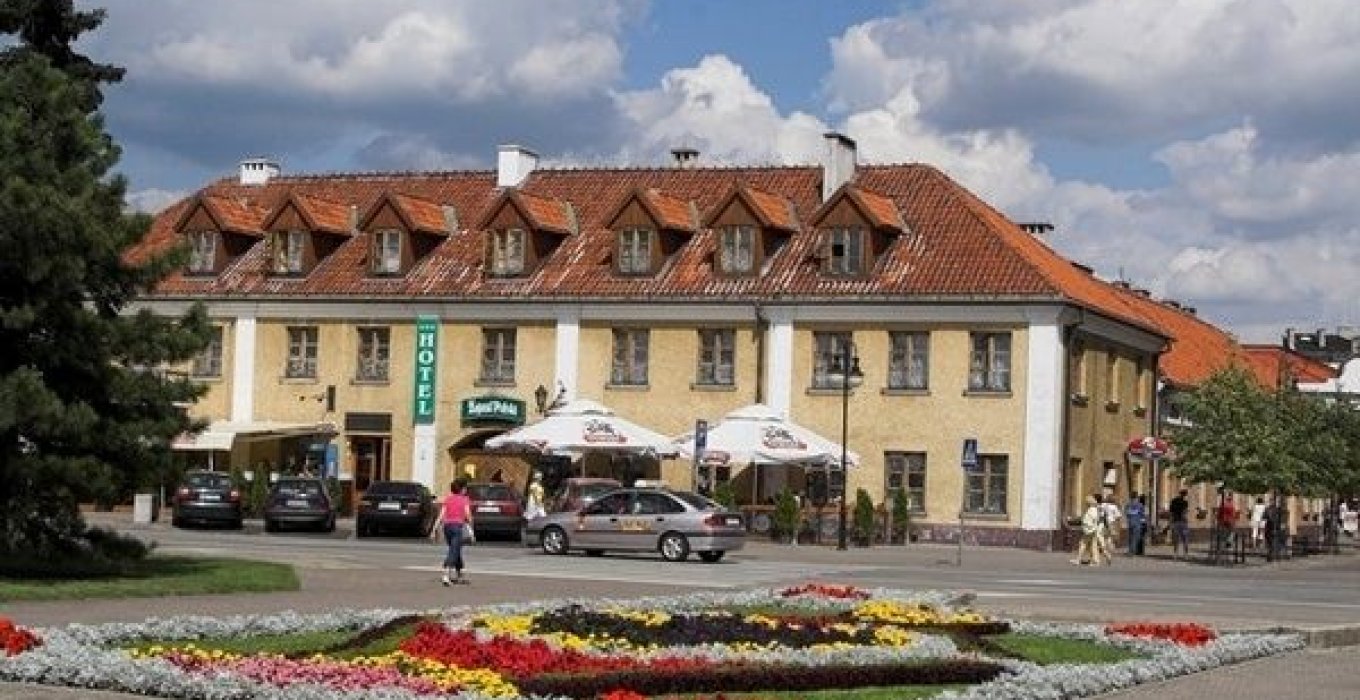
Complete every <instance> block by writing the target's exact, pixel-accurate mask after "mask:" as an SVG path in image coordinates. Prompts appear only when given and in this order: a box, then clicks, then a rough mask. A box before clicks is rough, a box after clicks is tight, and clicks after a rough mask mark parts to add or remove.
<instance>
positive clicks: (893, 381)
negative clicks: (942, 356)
mask: <svg viewBox="0 0 1360 700" xmlns="http://www.w3.org/2000/svg"><path fill="white" fill-rule="evenodd" d="M888 340H889V346H890V347H889V356H888V388H889V389H914V390H919V391H924V390H926V389H929V388H930V333H928V332H926V331H894V332H892V333H889V334H888Z"/></svg>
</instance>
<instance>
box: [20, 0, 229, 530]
mask: <svg viewBox="0 0 1360 700" xmlns="http://www.w3.org/2000/svg"><path fill="white" fill-rule="evenodd" d="M100 19H102V14H101V13H98V12H93V13H90V12H86V13H76V12H74V11H73V10H72V9H71V3H70V2H69V1H67V2H60V1H58V0H48V1H41V0H0V31H3V32H5V33H6V34H14V33H17V34H18V39H19V43H17V44H13V45H12V46H10V47H9V48H7V49H6V50H4V52H3V53H2V54H0V348H3V349H4V350H3V353H0V552H3V551H9V552H15V551H28V552H36V553H53V554H56V553H60V552H62V551H69V550H71V549H72V548H73V547H76V548H79V546H80V544H81V543H80V542H79V539H80V538H82V537H83V536H84V535H85V532H86V531H85V527H84V523H83V522H82V521H81V518H80V514H79V508H78V505H77V504H78V503H79V502H80V501H82V500H106V499H108V498H109V494H111V493H119V492H126V491H128V490H130V489H131V488H134V487H136V486H140V485H143V484H147V483H152V482H154V481H156V480H158V479H157V477H158V476H159V475H161V474H164V473H166V472H168V470H169V469H168V468H169V461H170V460H169V455H170V453H169V441H170V440H171V439H172V438H173V437H174V436H175V435H177V434H179V433H180V432H182V431H184V430H185V429H187V428H188V427H190V426H189V421H188V419H187V418H186V417H185V416H184V415H183V413H182V411H180V410H179V409H178V408H176V406H175V404H176V403H177V402H185V401H192V400H193V399H195V398H196V397H197V396H199V395H200V393H201V389H200V388H198V387H196V386H195V385H194V384H192V383H191V382H189V381H188V379H187V378H185V377H182V376H174V375H172V374H169V373H166V372H163V371H161V368H164V367H166V366H169V365H172V364H174V363H178V362H182V361H185V360H187V359H188V358H190V357H192V355H193V354H194V353H195V352H197V351H199V350H200V349H202V347H203V346H204V345H205V344H206V339H207V330H208V328H207V322H206V318H205V316H204V313H203V311H202V310H201V309H195V310H194V311H193V312H191V313H190V314H188V315H187V316H186V317H185V318H182V319H165V318H160V317H155V316H152V315H151V314H149V313H145V312H142V313H130V312H129V309H128V306H129V304H130V303H131V302H132V301H133V300H134V299H135V298H136V296H137V295H138V294H140V293H142V292H144V291H146V290H148V289H149V288H150V287H151V286H152V285H153V284H154V283H155V282H156V281H157V280H158V279H160V278H161V277H162V276H163V275H164V274H165V273H166V272H167V271H168V270H169V269H170V266H172V265H176V264H179V263H180V262H182V257H180V256H182V252H178V253H177V255H175V256H166V257H161V258H157V259H154V260H151V261H147V262H144V263H141V264H136V265H134V264H130V263H128V262H127V261H125V259H124V255H123V254H124V252H125V251H126V249H127V248H128V246H129V245H130V244H132V243H133V242H135V241H136V240H138V239H139V238H140V236H141V235H142V234H143V233H144V232H145V227H146V222H147V219H146V217H137V216H129V215H125V214H124V212H123V195H124V191H125V183H124V181H123V180H122V178H121V177H118V176H115V175H111V174H110V171H111V169H112V167H113V166H114V164H115V163H116V162H117V159H118V154H119V152H118V148H117V146H115V145H114V143H113V142H112V140H111V139H110V138H109V136H108V134H107V133H105V131H104V128H103V121H102V118H101V117H100V116H99V114H98V113H97V112H96V111H95V106H96V105H97V104H98V95H99V87H98V83H99V81H106V80H111V79H114V78H116V77H117V76H118V75H120V73H121V72H120V71H117V70H116V69H111V68H110V67H108V66H100V65H97V64H95V63H93V62H91V61H90V60H89V59H86V58H84V57H83V56H80V55H78V54H76V53H74V51H72V49H71V43H72V42H73V41H75V39H76V37H77V35H79V34H80V33H81V32H82V31H85V30H87V29H91V28H93V27H94V26H96V25H97V24H98V23H99V21H100ZM11 40H12V37H11Z"/></svg>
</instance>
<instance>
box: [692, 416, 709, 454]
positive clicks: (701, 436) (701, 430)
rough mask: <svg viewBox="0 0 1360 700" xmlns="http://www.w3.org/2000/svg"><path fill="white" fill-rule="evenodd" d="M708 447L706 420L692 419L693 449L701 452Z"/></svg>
mask: <svg viewBox="0 0 1360 700" xmlns="http://www.w3.org/2000/svg"><path fill="white" fill-rule="evenodd" d="M705 447H708V421H706V420H704V419H702V418H700V419H699V420H696V421H694V451H695V452H702V451H703V450H704V448H705Z"/></svg>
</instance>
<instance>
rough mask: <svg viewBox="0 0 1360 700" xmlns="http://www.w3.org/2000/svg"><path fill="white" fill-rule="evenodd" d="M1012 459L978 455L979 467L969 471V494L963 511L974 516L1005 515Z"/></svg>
mask: <svg viewBox="0 0 1360 700" xmlns="http://www.w3.org/2000/svg"><path fill="white" fill-rule="evenodd" d="M1009 468H1010V458H1009V457H1007V456H1006V455H978V465H977V467H976V468H974V469H970V470H969V471H968V492H967V494H965V496H964V503H963V510H964V512H966V513H972V514H974V515H1005V514H1006V487H1007V483H1008V472H1009Z"/></svg>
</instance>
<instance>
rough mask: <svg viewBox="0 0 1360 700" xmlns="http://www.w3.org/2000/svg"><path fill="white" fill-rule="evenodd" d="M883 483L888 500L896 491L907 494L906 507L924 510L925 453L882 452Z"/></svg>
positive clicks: (914, 510) (921, 511)
mask: <svg viewBox="0 0 1360 700" xmlns="http://www.w3.org/2000/svg"><path fill="white" fill-rule="evenodd" d="M883 457H884V464H883V469H884V476H885V478H886V480H887V483H886V484H884V486H885V487H886V492H887V494H888V498H889V500H891V499H892V498H893V497H894V496H895V495H896V494H897V492H898V491H903V492H904V493H905V494H906V496H907V508H908V510H910V511H912V512H913V513H924V512H925V510H926V453H924V452H888V453H886V454H884V456H883Z"/></svg>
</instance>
